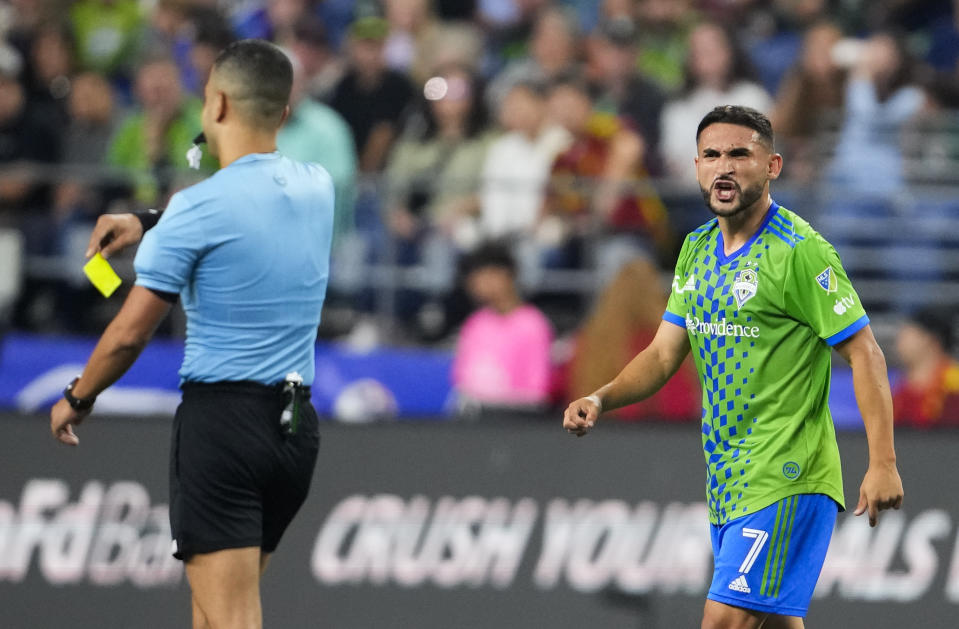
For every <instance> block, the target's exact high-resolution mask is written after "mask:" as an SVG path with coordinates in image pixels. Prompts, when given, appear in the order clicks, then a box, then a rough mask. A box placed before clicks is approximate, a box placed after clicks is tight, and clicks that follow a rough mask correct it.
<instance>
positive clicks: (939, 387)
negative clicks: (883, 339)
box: [893, 308, 959, 428]
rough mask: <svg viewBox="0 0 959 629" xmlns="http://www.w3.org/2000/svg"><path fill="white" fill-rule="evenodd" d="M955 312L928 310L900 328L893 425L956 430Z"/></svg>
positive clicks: (958, 384)
mask: <svg viewBox="0 0 959 629" xmlns="http://www.w3.org/2000/svg"><path fill="white" fill-rule="evenodd" d="M954 325H955V320H954V312H952V311H946V310H937V309H933V308H927V309H924V310H920V311H918V312H916V313H915V314H913V315H912V316H910V317H909V319H908V320H907V321H906V322H905V323H904V324H903V325H902V327H900V328H899V333H898V335H897V337H896V353H897V354H898V355H899V360H900V361H901V362H902V366H903V374H902V377H901V379H900V380H899V382H898V383H897V385H896V387H895V390H894V391H893V407H894V411H893V412H894V416H895V418H896V421H897V422H898V423H900V424H905V425H910V426H916V427H919V428H936V427H938V426H959V362H957V361H956V360H955V359H954V358H953V357H952V356H951V355H950V352H951V351H952V349H953V345H954V340H955V336H954V329H955V328H954Z"/></svg>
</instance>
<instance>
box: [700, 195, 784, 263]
mask: <svg viewBox="0 0 959 629" xmlns="http://www.w3.org/2000/svg"><path fill="white" fill-rule="evenodd" d="M778 212H779V204H778V203H776V202H775V201H772V202H771V203H770V204H769V209H768V210H766V218H764V219H763V222H762V224H761V225H760V226H759V229H757V230H756V233H755V234H753V235H752V236H751V237H750V238H749V240H747V241H746V244H744V245H743V246H742V247H740V248H739V249H737V250H736V251H733V252H732V253H731V254H729V255H728V256H727V255H726V253H725V251H726V245H725V244H724V243H723V232H722V230H719V234H718V235H717V237H716V261H717V262H718V263H719V264H726V263H727V262H731V261H732V260H735V259H736V258H738V257H739V256H741V255H742V254H744V253H746V252H747V251H749V248H750V247H752V246H753V243H754V242H756V239H757V238H759V235H760V234H762V233H763V231H764V230H765V229H766V225H769V221H771V220H772V219H773V216H775V215H776V214H777V213H778ZM716 225H717V229H718V225H719V223H718V222H717V224H716Z"/></svg>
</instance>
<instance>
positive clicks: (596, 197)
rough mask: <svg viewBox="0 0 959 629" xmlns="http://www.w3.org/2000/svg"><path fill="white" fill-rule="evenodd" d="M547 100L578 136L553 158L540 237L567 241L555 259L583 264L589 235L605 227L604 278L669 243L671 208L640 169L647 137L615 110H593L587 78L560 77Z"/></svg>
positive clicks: (600, 254) (600, 258)
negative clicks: (624, 120)
mask: <svg viewBox="0 0 959 629" xmlns="http://www.w3.org/2000/svg"><path fill="white" fill-rule="evenodd" d="M549 106H550V111H551V113H552V115H553V116H554V117H555V118H556V120H558V121H559V122H560V124H562V125H563V126H564V127H565V128H566V130H567V131H569V133H570V134H572V136H573V143H572V144H571V145H570V147H569V148H567V149H566V150H565V151H564V152H562V153H561V154H560V155H559V156H558V157H557V158H556V160H555V162H554V163H553V168H552V173H551V178H550V185H549V194H548V195H547V199H546V204H545V216H544V218H543V220H542V221H541V224H540V226H539V230H540V239H541V241H543V242H548V241H549V240H551V239H552V240H553V242H555V243H556V244H557V246H560V245H562V246H563V249H564V255H563V256H562V257H561V258H559V259H556V260H555V261H553V263H554V264H559V265H561V266H580V265H581V264H583V263H584V262H585V260H583V247H584V244H585V242H584V239H585V238H586V237H587V236H589V235H590V234H597V233H599V234H604V240H603V242H602V245H601V246H598V247H596V252H595V253H596V256H597V257H596V260H595V263H596V265H597V266H598V268H599V271H600V274H601V277H602V278H604V281H605V280H608V279H609V278H611V277H612V275H613V274H615V273H616V271H617V270H618V269H619V266H620V265H621V264H622V263H623V262H624V261H625V260H626V259H629V258H632V257H635V256H636V255H639V254H641V253H646V254H651V253H653V252H654V251H655V250H656V249H662V248H664V247H665V246H666V245H668V244H669V225H668V222H667V216H666V209H665V207H664V206H663V204H662V201H661V200H660V198H659V196H658V194H657V193H656V190H655V189H654V188H653V187H652V185H651V183H650V181H649V177H648V176H647V175H646V171H645V169H644V168H643V154H644V151H645V146H644V144H643V140H642V138H641V137H640V136H638V135H637V134H636V133H635V132H634V131H633V130H632V129H631V128H630V127H629V125H628V124H625V123H624V122H623V121H622V120H620V119H619V118H617V117H616V116H615V115H612V114H608V113H601V112H595V111H594V110H593V103H592V100H591V99H590V96H589V90H588V88H587V86H586V85H585V83H583V82H581V81H578V80H576V79H566V80H563V81H560V82H558V83H557V84H555V85H554V86H553V88H552V90H551V92H550V103H549Z"/></svg>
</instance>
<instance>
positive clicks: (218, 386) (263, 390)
mask: <svg viewBox="0 0 959 629" xmlns="http://www.w3.org/2000/svg"><path fill="white" fill-rule="evenodd" d="M285 384H286V383H285V382H277V383H276V384H263V383H262V382H256V381H254V380H221V381H219V382H192V381H187V382H184V383H183V384H182V385H180V388H181V389H182V390H183V391H220V392H223V393H248V394H254V395H279V394H280V393H282V392H283V386H284V385H285ZM300 390H301V391H303V392H304V393H305V394H306V395H307V397H309V396H310V393H311V390H310V387H308V386H302V387H300Z"/></svg>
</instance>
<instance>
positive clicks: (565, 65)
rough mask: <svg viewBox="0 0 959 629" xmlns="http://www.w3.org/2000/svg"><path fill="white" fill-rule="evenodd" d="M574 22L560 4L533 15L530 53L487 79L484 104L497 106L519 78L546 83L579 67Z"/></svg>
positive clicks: (520, 79)
mask: <svg viewBox="0 0 959 629" xmlns="http://www.w3.org/2000/svg"><path fill="white" fill-rule="evenodd" d="M578 35H579V33H578V30H577V28H576V23H575V22H574V21H573V20H572V18H571V17H570V16H569V15H568V14H567V13H566V12H565V11H564V10H563V9H561V8H558V7H548V8H546V9H543V10H542V11H541V12H540V13H539V15H538V16H537V18H536V23H535V26H534V28H533V33H532V39H531V41H530V48H529V55H528V56H527V57H525V58H522V59H518V60H516V61H513V62H511V63H510V64H509V65H507V66H506V67H505V68H504V69H503V70H502V71H501V72H500V73H499V74H497V75H496V77H495V78H494V79H493V81H492V83H490V85H489V88H488V90H487V94H486V95H487V104H488V105H489V106H490V109H492V110H493V111H497V110H499V108H500V106H501V105H502V102H503V99H504V98H505V97H506V93H507V92H508V91H509V89H510V88H511V87H512V86H513V84H515V83H518V82H520V81H533V82H540V83H549V82H551V81H553V80H554V79H557V78H559V77H560V76H563V75H565V74H568V73H570V72H572V71H575V70H576V69H577V67H578V61H579V59H578V56H579V39H578Z"/></svg>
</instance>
